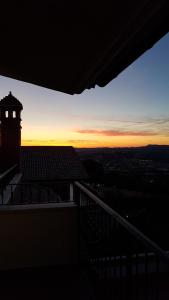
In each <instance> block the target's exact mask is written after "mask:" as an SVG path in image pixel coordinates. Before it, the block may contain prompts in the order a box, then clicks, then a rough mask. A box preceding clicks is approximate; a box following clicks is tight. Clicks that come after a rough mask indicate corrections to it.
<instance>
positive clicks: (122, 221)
mask: <svg viewBox="0 0 169 300" xmlns="http://www.w3.org/2000/svg"><path fill="white" fill-rule="evenodd" d="M75 185H76V186H77V187H78V188H79V189H80V190H82V191H83V192H84V193H85V194H86V195H87V196H89V197H90V198H91V199H92V200H93V201H94V202H96V203H97V204H98V205H99V206H100V207H102V208H103V209H104V210H105V211H106V212H107V213H108V214H109V215H111V216H113V217H114V218H115V219H116V221H117V222H118V223H120V224H121V225H122V226H123V227H124V228H125V229H127V231H129V232H130V233H131V234H132V235H133V236H134V237H135V238H136V239H138V240H140V241H141V242H142V243H143V244H144V245H145V246H147V247H148V248H149V249H150V250H152V251H153V252H154V253H155V254H157V255H158V256H160V257H161V258H163V259H164V260H167V262H168V263H169V255H168V253H167V252H166V251H164V250H163V249H162V248H161V247H160V246H158V245H157V244H156V243H155V242H154V241H152V240H151V239H150V238H149V237H147V236H146V235H145V234H144V233H142V232H141V231H140V230H139V229H137V228H136V227H135V226H134V225H132V224H131V223H129V222H128V221H127V220H125V219H124V218H123V217H122V216H121V215H120V214H119V213H117V212H116V211H115V210H114V209H112V208H111V207H110V206H108V205H107V204H106V203H104V202H103V201H102V200H101V199H100V198H99V197H98V196H96V195H94V194H93V193H92V192H91V191H89V190H88V189H87V188H86V187H85V186H84V185H82V184H81V183H80V182H78V181H76V182H75Z"/></svg>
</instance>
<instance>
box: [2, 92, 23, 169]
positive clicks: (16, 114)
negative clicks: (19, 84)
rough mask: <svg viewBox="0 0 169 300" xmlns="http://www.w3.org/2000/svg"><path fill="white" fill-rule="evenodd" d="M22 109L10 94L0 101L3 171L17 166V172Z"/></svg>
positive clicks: (19, 103)
mask: <svg viewBox="0 0 169 300" xmlns="http://www.w3.org/2000/svg"><path fill="white" fill-rule="evenodd" d="M22 109H23V106H22V104H21V102H20V101H19V100H18V99H17V98H15V97H14V96H13V95H12V93H11V92H10V93H9V94H8V96H6V97H4V98H3V99H2V100H1V101H0V153H1V156H0V157H1V158H0V165H1V168H2V170H4V171H5V170H6V169H8V168H10V167H12V166H14V165H17V168H18V172H19V167H20V147H21V111H22Z"/></svg>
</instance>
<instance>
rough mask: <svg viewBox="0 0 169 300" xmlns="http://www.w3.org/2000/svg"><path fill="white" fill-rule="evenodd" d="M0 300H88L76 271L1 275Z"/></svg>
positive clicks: (82, 277) (41, 270)
mask: <svg viewBox="0 0 169 300" xmlns="http://www.w3.org/2000/svg"><path fill="white" fill-rule="evenodd" d="M0 278H1V300H4V299H5V300H8V299H10V300H11V299H17V300H18V299H22V300H23V299H24V300H27V299H29V300H30V299H36V300H39V299H62V300H64V299H73V300H76V299H78V300H79V299H82V300H83V299H85V300H86V299H91V296H90V293H91V288H90V287H88V282H87V279H86V276H85V275H84V274H83V272H82V271H80V269H78V268H77V267H76V268H75V267H72V268H71V267H66V266H62V267H46V268H34V269H24V270H12V271H3V272H2V271H1V272H0Z"/></svg>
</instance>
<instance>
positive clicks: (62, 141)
mask: <svg viewBox="0 0 169 300" xmlns="http://www.w3.org/2000/svg"><path fill="white" fill-rule="evenodd" d="M168 80H169V34H167V35H166V36H165V37H163V38H162V39H161V40H160V41H159V42H158V43H157V44H156V45H154V47H153V48H151V49H150V50H149V51H147V52H146V53H145V54H143V55H142V56H141V57H140V58H139V59H137V60H136V61H135V62H134V63H133V64H132V65H130V66H129V67H128V68H127V69H126V70H124V71H123V72H122V73H121V74H120V75H119V76H118V77H117V78H116V79H114V80H113V81H112V82H110V83H109V84H108V85H107V86H106V87H104V88H99V87H96V88H95V89H91V90H86V91H84V92H83V93H82V94H81V95H73V96H71V95H67V94H64V93H60V92H57V91H53V90H49V89H45V88H42V87H38V86H35V85H32V84H28V83H24V82H19V81H17V80H13V79H10V78H5V77H2V76H0V98H3V97H4V96H5V95H7V94H8V92H9V91H12V93H13V95H14V96H16V97H17V98H18V99H19V100H20V101H21V102H22V104H23V106H24V111H23V113H22V120H23V121H22V126H23V129H22V144H24V145H40V144H43V145H73V146H76V147H102V146H110V147H114V146H117V147H118V146H138V145H146V144H169V84H168Z"/></svg>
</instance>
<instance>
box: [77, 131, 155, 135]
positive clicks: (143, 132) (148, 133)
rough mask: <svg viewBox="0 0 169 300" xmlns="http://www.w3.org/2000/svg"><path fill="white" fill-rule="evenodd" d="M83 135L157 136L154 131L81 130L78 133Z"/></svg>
mask: <svg viewBox="0 0 169 300" xmlns="http://www.w3.org/2000/svg"><path fill="white" fill-rule="evenodd" d="M76 132H77V133H81V134H94V135H103V136H154V135H157V133H156V132H153V131H125V130H95V129H79V130H77V131H76Z"/></svg>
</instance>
